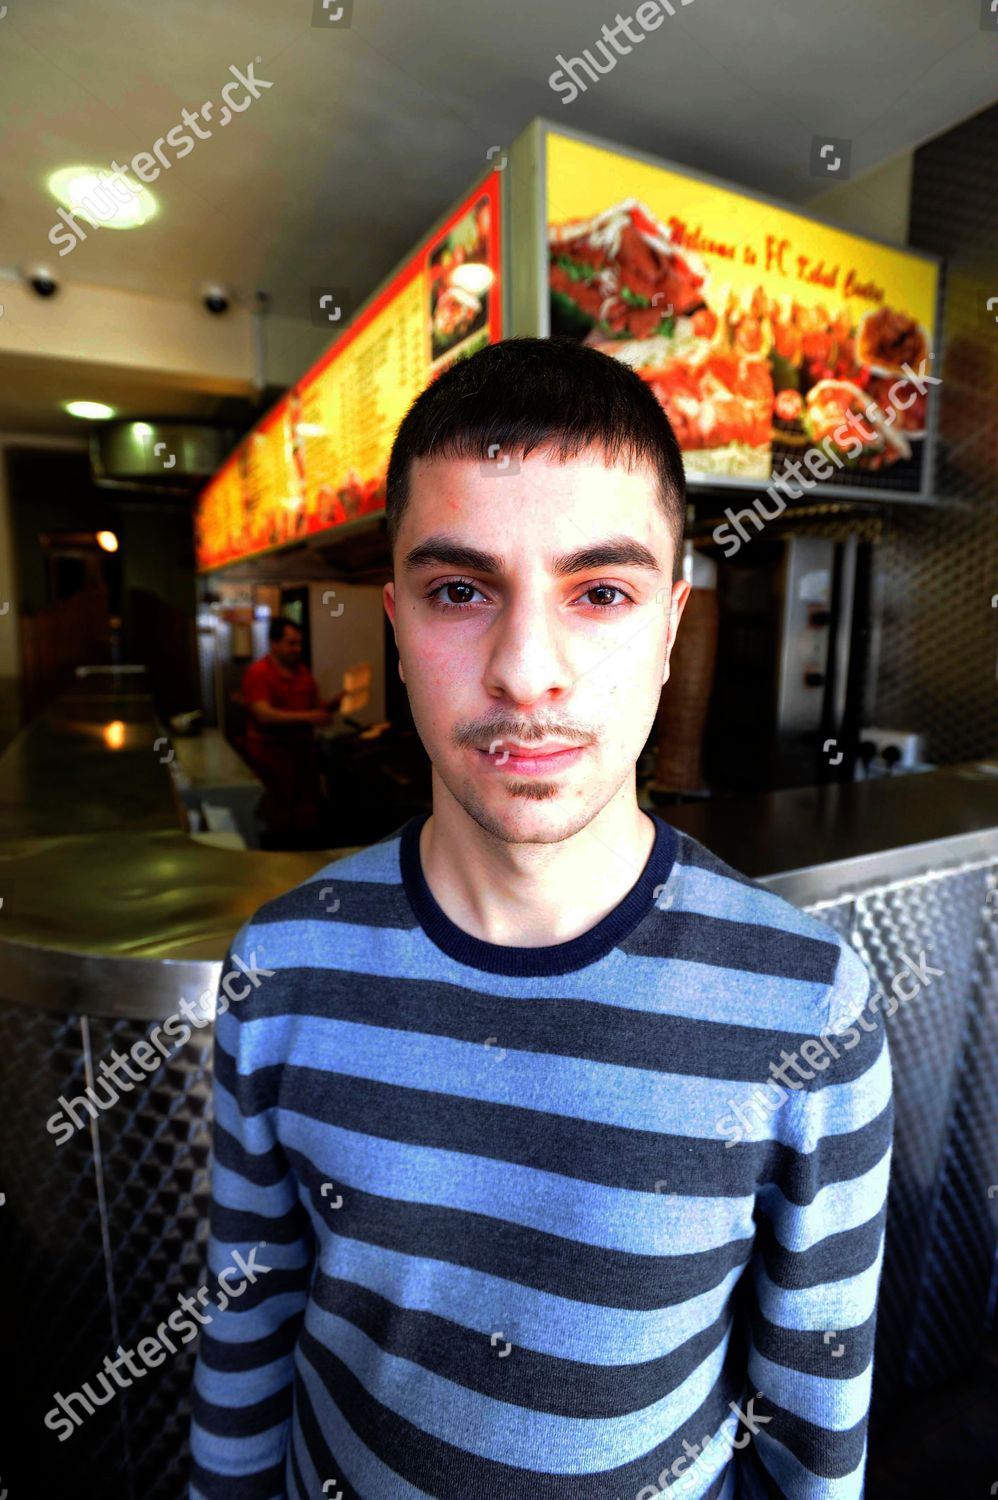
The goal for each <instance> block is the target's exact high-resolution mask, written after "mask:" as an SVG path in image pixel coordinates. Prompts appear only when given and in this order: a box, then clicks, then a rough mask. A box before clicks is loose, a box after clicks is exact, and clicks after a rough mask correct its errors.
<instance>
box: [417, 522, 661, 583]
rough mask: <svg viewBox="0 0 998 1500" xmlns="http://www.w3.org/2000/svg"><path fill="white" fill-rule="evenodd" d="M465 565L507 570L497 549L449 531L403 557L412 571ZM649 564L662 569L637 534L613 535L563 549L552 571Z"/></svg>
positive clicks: (559, 573) (566, 572)
mask: <svg viewBox="0 0 998 1500" xmlns="http://www.w3.org/2000/svg"><path fill="white" fill-rule="evenodd" d="M441 565H443V566H445V567H451V568H464V569H466V570H467V571H469V572H473V573H489V574H492V575H496V574H500V573H502V572H504V570H505V559H504V558H503V557H502V555H501V554H500V553H497V552H483V551H482V550H481V549H480V548H479V547H469V546H468V545H467V544H466V543H464V542H461V541H459V540H458V539H457V538H456V537H450V536H447V535H446V534H443V533H441V534H439V535H437V536H430V537H427V538H426V540H425V541H424V542H420V543H419V545H418V546H416V547H413V548H412V549H411V550H410V551H409V552H407V553H406V555H405V557H404V558H403V559H402V566H403V568H405V569H406V570H407V571H409V572H414V571H415V570H416V569H417V568H426V567H430V566H435V567H439V566H441ZM614 567H616V568H620V567H625V568H627V567H631V568H649V569H651V570H652V571H653V572H655V573H659V572H661V571H662V570H661V566H660V564H659V561H658V559H657V557H656V556H655V554H654V552H652V550H651V548H650V547H646V546H645V544H644V542H639V541H638V540H637V538H636V537H630V536H611V537H606V538H604V539H603V540H602V541H598V542H589V543H587V544H586V546H584V547H577V548H576V549H575V551H573V552H562V553H560V554H559V555H558V556H557V557H555V558H553V559H552V572H553V573H554V574H555V576H556V577H558V578H568V577H571V576H572V574H573V573H585V572H591V571H592V570H593V569H594V568H614Z"/></svg>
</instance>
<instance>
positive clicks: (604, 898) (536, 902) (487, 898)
mask: <svg viewBox="0 0 998 1500" xmlns="http://www.w3.org/2000/svg"><path fill="white" fill-rule="evenodd" d="M433 780H434V797H433V812H432V814H431V816H430V817H429V818H428V819H427V820H426V822H425V823H424V824H423V827H422V830H421V835H420V842H419V856H420V862H421V864H422V867H423V874H424V876H425V879H426V883H427V885H428V886H429V887H430V891H431V892H432V894H433V897H434V899H435V900H436V902H437V904H438V905H439V906H440V907H441V909H442V910H443V912H444V914H445V915H446V916H448V917H449V918H450V920H451V921H452V922H454V923H455V924H456V925H457V926H458V927H460V928H461V929H462V931H463V932H466V933H468V934H469V935H470V936H472V937H476V938H480V939H481V940H482V941H484V942H488V943H499V944H501V945H503V946H505V947H518V948H543V947H549V946H551V945H552V944H554V943H566V942H569V941H570V940H571V939H572V938H576V937H580V936H581V935H582V934H583V933H584V932H589V931H590V929H591V928H593V927H595V926H596V924H597V922H600V921H602V919H603V918H604V917H606V916H608V915H609V913H610V912H611V911H613V910H614V908H615V907H616V906H619V905H620V903H621V901H623V899H624V897H625V896H626V895H627V893H628V891H630V890H631V888H632V887H633V886H634V884H635V882H636V881H637V880H638V878H639V876H640V875H641V872H642V870H643V869H644V867H645V865H646V864H647V862H648V858H649V856H650V854H651V851H652V848H653V846H654V843H655V832H656V830H655V824H654V822H653V820H652V819H651V818H650V817H648V815H647V814H646V813H644V812H642V810H641V809H640V807H639V806H638V803H637V796H636V793H635V788H634V782H633V779H632V780H631V782H630V783H629V784H627V785H625V786H624V787H622V788H621V790H620V792H618V793H617V795H616V796H615V797H614V798H613V799H612V800H611V801H610V802H609V803H607V805H606V807H604V808H603V809H602V811H601V812H599V813H597V815H596V817H595V818H593V820H592V822H591V823H589V824H587V825H586V827H584V828H582V829H580V830H579V832H578V833H575V834H573V835H571V836H570V837H568V838H566V839H564V840H562V841H561V842H559V843H554V844H510V843H507V842H505V841H504V840H502V839H499V838H497V837H495V836H494V835H492V834H490V833H487V832H486V831H485V829H483V828H482V827H480V825H479V824H478V823H476V822H475V820H474V819H473V818H472V817H471V816H470V815H469V814H468V813H467V812H465V810H464V808H463V807H462V806H461V805H460V803H458V802H456V801H455V800H454V798H453V797H452V796H451V795H450V794H449V793H448V792H447V790H446V789H445V788H443V787H442V786H440V785H439V784H438V780H437V777H436V774H435V773H434V778H433Z"/></svg>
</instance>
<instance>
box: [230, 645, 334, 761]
mask: <svg viewBox="0 0 998 1500" xmlns="http://www.w3.org/2000/svg"><path fill="white" fill-rule="evenodd" d="M242 691H243V701H244V702H245V703H246V704H247V705H249V704H250V703H269V704H270V706H271V708H279V709H284V710H286V711H291V710H296V711H300V710H302V709H306V708H318V707H319V685H318V683H317V682H316V680H315V678H314V677H313V676H312V673H311V672H310V671H309V669H308V667H306V665H305V663H304V662H303V661H302V662H299V663H298V665H297V667H295V668H294V670H293V671H285V669H284V668H283V667H281V666H278V665H277V663H276V662H275V661H274V659H273V657H272V656H271V655H270V653H269V652H268V654H267V655H266V656H262V657H261V658H260V660H259V661H255V662H254V663H253V665H252V666H250V667H247V668H246V671H245V672H244V673H243V688H242ZM311 739H312V725H311V724H287V725H284V724H280V725H277V724H275V725H270V724H258V723H257V721H256V719H255V718H254V716H253V714H252V713H247V715H246V746H247V749H248V750H250V751H251V752H252V751H260V750H267V749H270V748H272V747H275V746H279V745H285V746H287V747H288V748H289V749H290V748H291V747H292V746H297V747H300V746H302V745H307V744H309V743H310V742H311Z"/></svg>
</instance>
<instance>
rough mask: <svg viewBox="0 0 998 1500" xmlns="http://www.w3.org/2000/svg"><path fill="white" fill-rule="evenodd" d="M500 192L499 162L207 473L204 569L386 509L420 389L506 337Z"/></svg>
mask: <svg viewBox="0 0 998 1500" xmlns="http://www.w3.org/2000/svg"><path fill="white" fill-rule="evenodd" d="M499 198H500V194H499V177H498V174H497V173H495V172H493V173H492V174H491V175H490V176H489V177H487V178H486V179H485V180H484V182H483V183H482V185H481V186H480V187H478V188H476V190H475V191H474V192H473V193H471V194H470V195H469V196H468V197H467V198H466V199H465V200H464V201H463V202H462V203H461V204H459V205H458V207H457V208H456V209H455V210H454V212H453V213H452V214H451V215H450V217H449V218H448V219H447V221H446V223H445V224H444V225H443V226H442V228H441V229H440V230H439V231H437V232H436V233H435V234H433V235H432V236H431V237H430V238H429V239H428V240H427V241H426V242H425V243H424V244H423V245H422V246H421V248H420V249H419V250H418V251H417V253H416V254H415V255H414V256H413V257H412V259H411V260H409V261H408V262H407V263H406V265H405V266H404V267H403V268H402V270H401V271H399V273H398V274H397V275H396V276H395V277H393V278H392V280H391V281H390V282H389V283H388V285H387V286H385V287H384V288H383V289H382V291H381V292H379V294H378V295H377V296H376V297H375V298H374V299H373V300H372V301H371V302H370V303H369V304H368V306H367V307H366V308H365V309H364V310H363V311H362V312H361V313H359V314H358V316H357V317H356V318H355V319H354V320H353V322H352V323H351V325H350V326H349V327H348V328H347V329H346V330H345V331H344V333H343V334H342V335H341V337H340V338H339V339H337V341H336V342H335V343H334V344H333V345H332V347H331V348H330V349H329V350H328V351H327V352H326V354H325V355H324V356H323V357H322V359H320V360H319V362H318V363H317V364H316V365H314V366H313V368H312V369H311V370H309V371H308V373H307V374H306V375H304V376H303V378H302V379H301V380H300V381H298V382H297V384H296V385H295V386H293V387H292V389H291V390H290V391H288V393H287V394H286V395H285V396H284V397H283V398H282V399H281V401H280V402H279V403H278V404H277V406H275V407H274V408H273V409H272V410H271V411H270V412H268V413H267V415H266V417H265V418H264V419H263V420H262V421H261V422H260V423H258V425H257V426H256V427H255V428H254V429H253V431H252V432H250V433H249V434H248V435H247V436H246V437H245V438H244V439H243V441H242V442H241V443H240V445H239V447H238V448H237V449H236V450H235V452H234V453H233V454H232V455H231V456H230V457H229V458H228V459H227V460H226V462H225V464H224V465H223V466H222V468H221V469H220V470H219V471H218V473H217V474H216V475H215V476H214V478H213V479H212V480H211V481H210V482H209V483H208V484H207V485H206V487H205V488H204V490H203V491H202V492H201V495H200V497H199V499H198V503H197V508H196V513H195V545H196V553H197V566H198V570H199V571H200V572H208V571H211V570H213V569H215V568H219V567H223V566H224V565H225V564H226V563H230V562H234V561H236V560H237V559H240V558H244V557H249V556H253V555H254V554H257V553H260V552H266V551H269V550H270V549H271V548H274V547H281V546H284V545H286V544H287V543H288V542H293V541H297V540H299V539H300V538H302V537H306V536H310V535H312V534H313V533H315V532H318V531H326V530H328V529H329V528H330V527H334V526H337V525H342V524H343V523H344V522H346V521H350V520H354V519H356V518H357V517H358V516H363V515H367V514H369V513H372V512H374V511H379V510H383V509H384V503H385V476H386V471H387V467H388V457H389V454H390V452H391V446H392V442H393V440H394V437H395V433H396V431H397V429H398V426H399V423H400V422H401V420H402V418H403V416H404V415H405V413H406V411H407V410H408V408H409V407H410V405H411V404H412V402H413V400H414V399H415V398H416V396H418V394H419V392H420V391H421V390H423V389H424V388H425V387H426V386H427V385H428V384H429V383H430V381H431V380H433V379H434V378H435V377H436V376H437V375H438V374H440V373H441V371H442V370H444V369H446V368H447V366H448V365H450V364H451V363H453V361H454V360H455V359H461V358H464V357H465V356H467V355H468V354H472V353H474V352H475V351H476V350H477V349H480V348H482V347H483V346H484V345H485V344H487V343H491V342H493V341H495V340H497V339H500V338H502V288H501V283H500V253H501V246H500V222H499V220H500V213H499Z"/></svg>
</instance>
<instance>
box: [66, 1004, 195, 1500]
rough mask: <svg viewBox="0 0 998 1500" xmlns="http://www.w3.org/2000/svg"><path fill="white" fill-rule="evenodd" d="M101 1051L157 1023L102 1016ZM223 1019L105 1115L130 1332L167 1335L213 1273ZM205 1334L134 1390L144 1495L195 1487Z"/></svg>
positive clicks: (119, 1271)
mask: <svg viewBox="0 0 998 1500" xmlns="http://www.w3.org/2000/svg"><path fill="white" fill-rule="evenodd" d="M91 1026H92V1029H93V1047H94V1054H95V1059H99V1058H100V1057H110V1054H111V1052H112V1050H115V1051H117V1052H119V1053H121V1052H127V1051H128V1049H129V1048H130V1047H131V1046H133V1045H134V1043H135V1042H137V1041H139V1040H140V1039H142V1038H144V1037H147V1036H148V1033H149V1030H150V1028H149V1027H148V1026H146V1025H143V1024H142V1023H139V1022H136V1021H131V1020H119V1021H106V1020H95V1021H92V1022H91ZM211 1040H212V1037H211V1030H210V1029H206V1030H205V1031H200V1032H198V1031H195V1032H194V1034H193V1035H192V1037H191V1040H190V1041H189V1042H188V1043H187V1044H186V1045H185V1046H184V1047H182V1048H181V1049H180V1050H179V1051H177V1052H176V1053H175V1054H174V1055H173V1056H172V1057H171V1058H170V1059H169V1060H168V1061H166V1062H165V1063H164V1064H163V1066H162V1067H161V1068H160V1069H159V1071H158V1072H157V1073H154V1074H153V1075H151V1077H150V1078H149V1079H148V1081H147V1082H146V1083H145V1084H142V1085H137V1086H136V1089H135V1092H134V1093H131V1094H123V1095H122V1097H121V1099H120V1100H119V1102H118V1103H117V1104H116V1105H115V1106H114V1107H113V1108H112V1109H109V1110H107V1111H106V1112H104V1113H102V1114H101V1116H100V1119H99V1137H100V1150H101V1158H102V1162H103V1172H104V1182H105V1195H106V1201H107V1218H108V1233H109V1240H110V1244H111V1246H112V1255H113V1275H114V1289H115V1300H116V1308H117V1315H118V1329H119V1337H120V1340H121V1343H122V1345H123V1346H124V1347H125V1348H134V1347H135V1346H136V1344H137V1343H138V1342H139V1340H140V1339H142V1338H145V1337H147V1336H148V1335H150V1334H155V1332H156V1328H157V1325H158V1324H159V1323H161V1322H163V1321H164V1320H165V1319H166V1318H168V1317H169V1315H170V1313H171V1312H175V1311H176V1309H177V1307H178V1302H177V1298H178V1296H179V1295H181V1294H184V1293H186V1294H187V1295H189V1296H193V1295H194V1294H195V1293H196V1292H197V1289H198V1287H199V1286H201V1285H203V1284H205V1283H206V1282H207V1270H206V1261H207V1242H208V1208H209V1202H210V1187H211V1184H210V1176H209V1155H210V1148H211V1125H210V1114H211ZM196 1350H197V1340H194V1341H193V1342H191V1343H189V1344H187V1345H181V1344H179V1342H178V1346H177V1352H176V1354H168V1355H167V1358H166V1360H165V1361H164V1362H163V1363H162V1364H161V1365H159V1366H157V1368H155V1369H153V1370H150V1371H149V1372H148V1374H147V1375H146V1376H145V1377H144V1378H143V1379H142V1380H141V1381H136V1382H135V1384H134V1386H133V1387H132V1389H131V1390H129V1391H127V1392H124V1393H123V1395H122V1397H121V1398H120V1399H122V1400H123V1401H124V1402H125V1406H126V1410H127V1420H128V1432H129V1440H130V1450H131V1451H130V1466H131V1471H132V1475H133V1479H134V1486H135V1494H136V1495H137V1496H140V1497H147V1500H179V1497H181V1496H183V1495H184V1494H185V1493H186V1484H187V1472H188V1463H189V1454H188V1447H187V1439H188V1430H189V1426H190V1390H191V1381H192V1379H193V1375H194V1356H195V1352H196Z"/></svg>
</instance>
